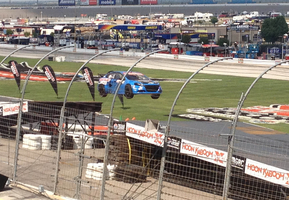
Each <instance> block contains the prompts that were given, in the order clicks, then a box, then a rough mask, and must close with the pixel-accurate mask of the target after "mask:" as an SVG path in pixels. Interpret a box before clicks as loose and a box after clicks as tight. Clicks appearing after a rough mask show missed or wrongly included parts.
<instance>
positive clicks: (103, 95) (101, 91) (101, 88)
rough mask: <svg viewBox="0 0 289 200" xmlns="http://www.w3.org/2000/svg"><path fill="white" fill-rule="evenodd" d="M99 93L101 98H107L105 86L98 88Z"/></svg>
mask: <svg viewBox="0 0 289 200" xmlns="http://www.w3.org/2000/svg"><path fill="white" fill-rule="evenodd" d="M98 92H99V95H100V96H101V97H106V96H107V93H106V92H105V89H104V85H102V84H100V85H99V86H98Z"/></svg>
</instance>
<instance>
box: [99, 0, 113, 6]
mask: <svg viewBox="0 0 289 200" xmlns="http://www.w3.org/2000/svg"><path fill="white" fill-rule="evenodd" d="M99 5H103V6H105V5H115V0H99Z"/></svg>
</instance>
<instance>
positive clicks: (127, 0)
mask: <svg viewBox="0 0 289 200" xmlns="http://www.w3.org/2000/svg"><path fill="white" fill-rule="evenodd" d="M121 4H122V5H138V0H121Z"/></svg>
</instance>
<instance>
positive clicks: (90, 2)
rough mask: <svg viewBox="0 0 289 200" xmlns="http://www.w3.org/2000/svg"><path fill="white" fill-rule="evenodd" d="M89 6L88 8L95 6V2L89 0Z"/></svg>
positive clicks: (95, 0) (94, 0)
mask: <svg viewBox="0 0 289 200" xmlns="http://www.w3.org/2000/svg"><path fill="white" fill-rule="evenodd" d="M89 5H90V6H95V5H97V0H89Z"/></svg>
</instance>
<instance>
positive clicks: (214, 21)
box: [211, 17, 219, 26]
mask: <svg viewBox="0 0 289 200" xmlns="http://www.w3.org/2000/svg"><path fill="white" fill-rule="evenodd" d="M218 21H219V20H218V18H217V17H212V18H211V22H212V24H214V26H215V25H216V23H217V22H218Z"/></svg>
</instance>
